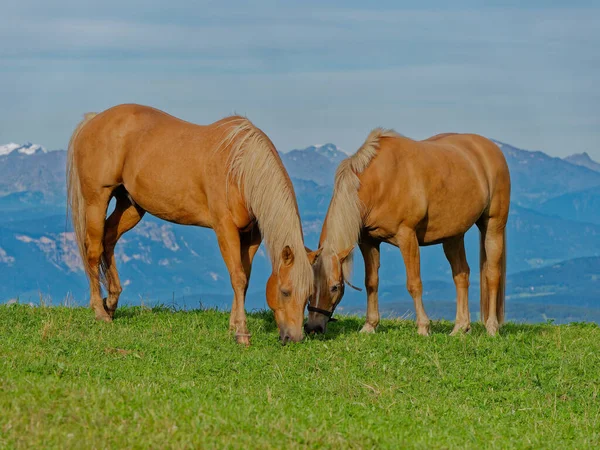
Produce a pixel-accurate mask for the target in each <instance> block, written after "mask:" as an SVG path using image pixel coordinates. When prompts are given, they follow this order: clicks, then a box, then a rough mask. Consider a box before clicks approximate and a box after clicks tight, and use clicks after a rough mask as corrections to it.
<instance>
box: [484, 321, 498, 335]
mask: <svg viewBox="0 0 600 450" xmlns="http://www.w3.org/2000/svg"><path fill="white" fill-rule="evenodd" d="M498 328H499V327H498V321H497V320H492V319H489V320H488V321H487V323H486V324H485V329H486V330H487V333H488V334H489V335H490V336H496V334H498Z"/></svg>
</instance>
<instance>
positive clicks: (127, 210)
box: [102, 188, 145, 318]
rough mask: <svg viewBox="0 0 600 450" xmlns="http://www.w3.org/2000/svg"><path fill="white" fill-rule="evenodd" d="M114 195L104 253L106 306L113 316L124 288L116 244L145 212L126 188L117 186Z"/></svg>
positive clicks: (105, 233) (105, 236)
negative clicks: (116, 253)
mask: <svg viewBox="0 0 600 450" xmlns="http://www.w3.org/2000/svg"><path fill="white" fill-rule="evenodd" d="M114 195H115V198H116V200H117V204H116V205H115V210H114V211H113V212H112V214H111V215H110V216H109V218H108V219H107V220H106V225H105V232H104V254H103V255H102V263H103V264H104V269H105V274H106V281H107V290H108V297H107V298H106V305H105V308H106V312H107V313H108V315H109V316H110V317H111V318H112V317H113V316H114V314H115V310H116V309H117V306H118V304H119V296H120V295H121V291H122V290H123V289H122V288H121V282H120V280H119V273H118V271H117V265H116V260H115V245H116V244H117V241H118V240H119V239H120V238H121V236H123V234H125V233H126V232H127V231H129V230H131V229H132V228H133V227H135V226H136V225H137V224H138V223H139V222H140V220H142V217H143V216H144V213H145V211H144V210H143V209H142V208H140V207H139V206H138V205H135V204H133V203H131V201H130V200H129V198H128V196H127V192H125V190H124V189H122V188H117V191H116V192H115V193H114Z"/></svg>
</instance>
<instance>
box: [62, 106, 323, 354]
mask: <svg viewBox="0 0 600 450" xmlns="http://www.w3.org/2000/svg"><path fill="white" fill-rule="evenodd" d="M67 191H68V199H69V206H70V209H71V215H72V220H73V227H74V230H75V236H76V238H77V244H78V246H79V251H80V253H81V258H82V260H83V266H84V269H85V272H86V274H87V276H88V278H89V282H90V305H91V307H92V308H93V310H94V311H95V313H96V319H98V320H104V321H107V322H110V321H111V320H112V318H113V315H114V312H115V309H116V308H117V304H118V301H119V295H120V294H121V290H122V289H121V284H120V282H119V275H118V273H117V267H116V265H115V262H116V261H115V255H114V249H115V245H116V243H117V241H118V240H119V238H120V237H121V236H122V235H123V234H124V233H126V232H127V231H129V230H131V229H132V228H133V227H134V226H135V225H136V224H137V223H139V221H140V220H141V219H142V217H143V216H144V214H145V213H146V212H149V213H150V214H152V215H154V216H156V217H159V218H161V219H164V220H168V221H170V222H174V223H179V224H184V225H197V226H201V227H208V228H212V229H213V230H214V231H215V234H216V235H217V241H218V243H219V248H220V250H221V254H222V256H223V259H224V261H225V264H226V266H227V269H228V271H229V275H230V277H231V286H232V287H233V292H234V298H233V306H232V308H231V318H230V322H229V324H230V325H229V326H230V329H231V330H232V331H234V332H235V335H236V339H237V341H238V342H239V343H241V344H246V345H247V344H249V342H250V339H249V338H250V334H249V332H248V328H247V325H246V313H245V311H244V301H245V296H246V290H247V288H248V280H249V278H250V270H251V267H252V259H253V258H254V255H255V254H256V251H257V250H258V247H259V246H260V243H261V241H262V240H263V239H264V241H265V246H266V249H267V252H268V254H269V257H270V259H271V264H272V267H273V270H272V273H271V276H270V277H269V280H268V282H267V287H266V296H267V303H268V305H269V306H270V307H271V309H273V311H274V313H275V320H276V322H277V326H278V328H279V332H280V338H281V340H282V342H283V343H285V342H287V341H299V340H301V339H302V322H303V320H304V308H305V306H306V303H307V301H308V299H309V297H310V295H311V292H312V288H313V270H312V268H311V264H312V262H314V260H315V258H316V257H317V256H318V255H317V253H316V252H315V253H310V254H308V253H307V251H306V250H305V247H304V238H303V235H302V228H301V225H300V216H299V214H298V207H297V204H296V196H295V194H294V189H293V187H292V183H291V181H290V178H289V176H288V174H287V172H286V171H285V169H284V167H283V164H282V163H281V159H280V158H279V155H278V154H277V151H276V150H275V147H274V146H273V144H272V142H271V141H270V140H269V138H268V137H267V136H266V135H265V134H264V133H263V132H262V131H261V130H260V129H258V128H257V127H255V126H254V125H253V124H252V123H251V122H250V121H249V120H248V119H246V118H244V117H239V116H233V117H227V118H224V119H222V120H220V121H218V122H215V123H213V124H211V125H195V124H192V123H189V122H185V121H183V120H180V119H178V118H175V117H173V116H170V115H168V114H166V113H164V112H162V111H159V110H157V109H154V108H150V107H147V106H140V105H119V106H115V107H113V108H110V109H108V110H106V111H104V112H102V113H100V114H94V113H89V114H86V115H85V118H84V120H83V121H82V122H81V123H80V124H79V126H78V127H77V129H76V130H75V132H74V133H73V136H72V137H71V141H70V143H69V151H68V159H67ZM112 198H115V199H116V207H115V209H114V211H113V212H112V214H111V215H110V216H109V217H108V218H107V217H106V215H107V209H108V205H109V202H110V200H111V199H112ZM101 281H102V282H103V283H104V285H105V287H106V290H107V292H108V297H107V298H106V299H103V298H102V296H101V287H100V283H101Z"/></svg>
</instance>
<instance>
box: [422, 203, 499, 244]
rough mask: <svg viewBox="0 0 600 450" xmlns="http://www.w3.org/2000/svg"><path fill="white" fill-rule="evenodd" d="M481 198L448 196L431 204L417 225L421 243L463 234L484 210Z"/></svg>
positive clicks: (434, 241)
mask: <svg viewBox="0 0 600 450" xmlns="http://www.w3.org/2000/svg"><path fill="white" fill-rule="evenodd" d="M486 206H487V202H486V201H485V199H483V198H477V197H475V198H474V199H473V198H472V197H471V198H470V199H469V197H463V198H461V199H456V198H454V199H453V198H448V199H447V203H446V204H444V203H440V204H436V205H432V206H431V207H430V208H429V209H428V212H427V215H426V216H425V217H424V219H423V220H422V221H421V222H420V223H419V225H418V226H417V230H416V231H417V236H418V238H419V243H420V244H421V245H432V244H437V243H440V242H442V241H443V240H445V239H448V238H450V237H453V236H459V235H461V234H464V233H466V232H467V230H469V228H471V227H472V226H473V224H475V222H477V220H478V219H479V218H480V217H481V214H482V213H483V211H484V210H485V208H486Z"/></svg>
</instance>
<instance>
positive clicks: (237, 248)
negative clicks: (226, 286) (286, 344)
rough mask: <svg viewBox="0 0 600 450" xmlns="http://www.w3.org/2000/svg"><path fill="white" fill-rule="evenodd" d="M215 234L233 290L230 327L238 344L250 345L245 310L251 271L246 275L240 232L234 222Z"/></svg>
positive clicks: (220, 228) (224, 223)
mask: <svg viewBox="0 0 600 450" xmlns="http://www.w3.org/2000/svg"><path fill="white" fill-rule="evenodd" d="M215 233H216V235H217V240H218V242H219V248H220V249H221V254H222V255H223V260H224V261H225V265H226V266H227V270H228V271H229V277H230V279H231V287H232V288H233V304H232V306H231V317H230V320H229V327H230V329H231V331H234V332H235V339H236V341H237V342H238V344H242V345H250V333H249V332H248V326H247V324H246V311H245V309H244V304H245V301H246V290H247V289H248V279H249V275H250V271H249V270H248V273H246V269H245V268H244V263H243V261H242V243H241V237H240V231H239V229H238V228H237V227H236V226H235V224H234V223H233V222H232V221H223V222H221V223H219V225H218V226H216V227H215ZM253 256H254V255H253ZM247 261H248V260H247ZM250 262H251V261H250ZM248 267H249V264H248Z"/></svg>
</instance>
